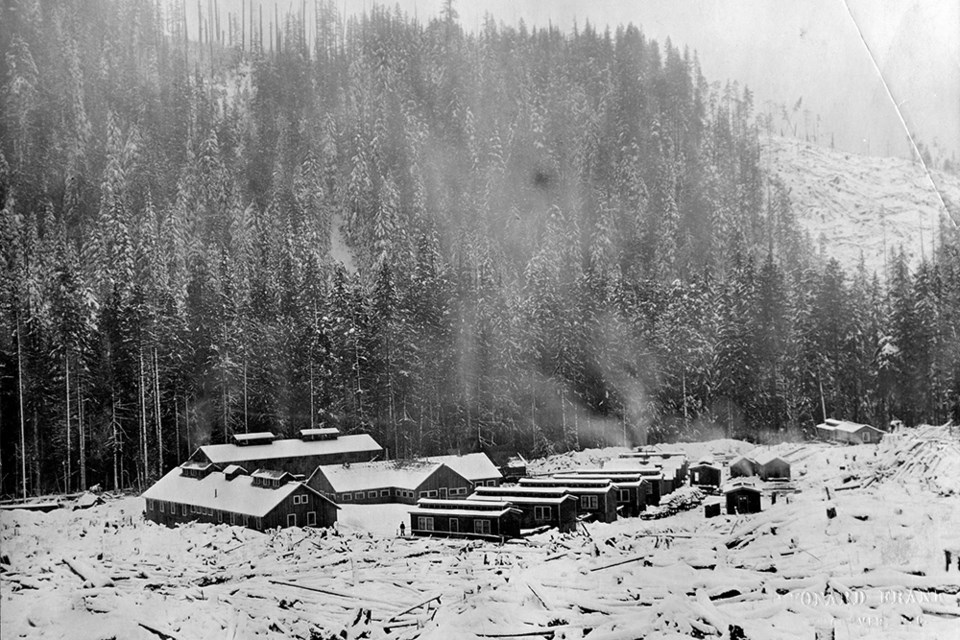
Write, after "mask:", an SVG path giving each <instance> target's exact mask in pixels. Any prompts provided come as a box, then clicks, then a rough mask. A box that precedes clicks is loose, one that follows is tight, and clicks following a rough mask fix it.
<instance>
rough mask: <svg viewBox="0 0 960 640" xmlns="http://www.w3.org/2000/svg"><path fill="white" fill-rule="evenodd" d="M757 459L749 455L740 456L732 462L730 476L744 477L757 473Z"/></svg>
mask: <svg viewBox="0 0 960 640" xmlns="http://www.w3.org/2000/svg"><path fill="white" fill-rule="evenodd" d="M757 466H758V465H757V461H756V460H754V459H753V458H749V457H747V456H740V457H739V458H736V459H735V460H734V461H733V462H731V463H730V477H731V478H744V477H750V476H755V475H757Z"/></svg>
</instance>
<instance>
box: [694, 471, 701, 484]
mask: <svg viewBox="0 0 960 640" xmlns="http://www.w3.org/2000/svg"><path fill="white" fill-rule="evenodd" d="M693 481H694V482H700V472H699V471H694V472H693Z"/></svg>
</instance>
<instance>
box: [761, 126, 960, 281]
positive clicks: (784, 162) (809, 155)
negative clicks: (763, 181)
mask: <svg viewBox="0 0 960 640" xmlns="http://www.w3.org/2000/svg"><path fill="white" fill-rule="evenodd" d="M761 143H762V157H763V163H764V167H765V168H766V169H767V170H768V171H769V172H770V174H771V175H773V176H776V177H777V178H778V179H779V180H780V181H782V182H783V184H784V185H785V186H786V187H787V188H788V189H789V190H790V199H791V202H792V204H793V211H794V213H795V215H796V218H797V222H798V223H799V224H800V226H801V227H802V228H803V229H805V230H806V231H807V232H808V233H809V234H810V238H811V240H812V241H813V243H814V245H815V246H816V247H817V248H818V249H820V250H821V251H823V253H824V254H825V255H827V256H829V257H832V258H836V259H837V260H839V261H840V263H841V264H842V265H843V266H844V267H845V268H846V269H849V270H853V269H856V268H857V265H858V263H859V261H860V256H861V255H862V256H863V260H864V263H865V265H866V268H867V271H868V272H870V273H872V272H876V273H878V274H883V271H884V265H885V263H888V262H889V256H890V251H891V250H894V251H897V250H899V249H900V248H901V247H902V248H903V250H904V252H905V254H906V256H907V259H908V260H909V262H910V263H912V264H917V263H918V262H919V261H920V260H921V259H922V258H923V257H927V258H929V257H930V256H931V255H932V248H933V244H934V242H937V243H939V242H940V239H939V231H940V224H941V223H945V224H948V225H949V224H951V223H950V222H949V221H948V219H947V218H946V215H945V214H944V212H943V206H942V205H941V204H940V200H939V199H938V198H937V194H936V192H935V191H934V189H933V186H932V185H931V183H930V180H929V178H928V177H927V174H926V173H925V172H924V170H923V167H922V166H921V165H920V164H919V163H915V162H910V161H908V160H904V159H902V158H879V157H871V156H861V155H857V154H852V153H844V152H841V151H835V150H832V149H828V148H826V147H821V146H818V145H815V144H810V143H807V142H803V141H802V140H798V139H793V138H783V137H779V136H765V137H763V138H762V139H761ZM933 179H934V181H935V184H936V186H937V188H938V189H939V190H940V193H941V196H942V197H943V199H944V200H945V201H946V202H948V203H953V205H950V206H953V208H954V213H953V215H954V218H955V219H960V209H958V208H957V207H958V206H960V177H957V176H955V175H952V174H948V173H943V172H942V171H934V172H933ZM885 255H886V258H885Z"/></svg>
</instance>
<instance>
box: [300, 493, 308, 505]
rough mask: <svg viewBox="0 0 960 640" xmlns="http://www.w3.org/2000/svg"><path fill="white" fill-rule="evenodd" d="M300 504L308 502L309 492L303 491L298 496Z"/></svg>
mask: <svg viewBox="0 0 960 640" xmlns="http://www.w3.org/2000/svg"><path fill="white" fill-rule="evenodd" d="M300 504H310V494H309V493H305V494H303V495H302V496H300Z"/></svg>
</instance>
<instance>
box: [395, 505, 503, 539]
mask: <svg viewBox="0 0 960 640" xmlns="http://www.w3.org/2000/svg"><path fill="white" fill-rule="evenodd" d="M520 518H521V512H520V510H519V509H517V508H516V507H515V506H513V505H512V504H511V503H509V502H504V501H473V500H430V499H425V500H420V501H419V502H418V503H417V506H416V507H414V508H413V509H411V510H410V533H412V534H413V535H416V536H441V537H445V538H481V539H485V540H498V541H501V542H502V541H503V540H505V539H507V538H519V537H520Z"/></svg>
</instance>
